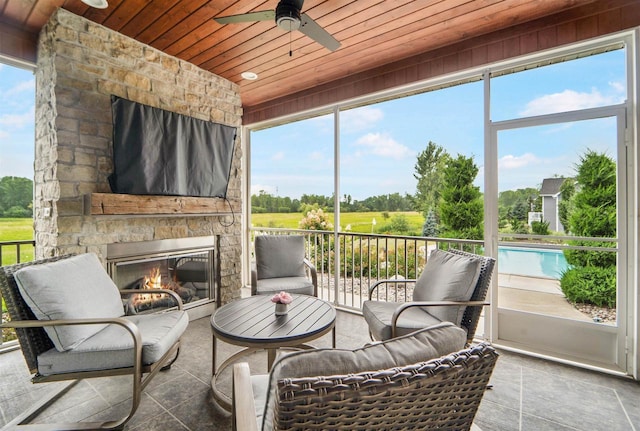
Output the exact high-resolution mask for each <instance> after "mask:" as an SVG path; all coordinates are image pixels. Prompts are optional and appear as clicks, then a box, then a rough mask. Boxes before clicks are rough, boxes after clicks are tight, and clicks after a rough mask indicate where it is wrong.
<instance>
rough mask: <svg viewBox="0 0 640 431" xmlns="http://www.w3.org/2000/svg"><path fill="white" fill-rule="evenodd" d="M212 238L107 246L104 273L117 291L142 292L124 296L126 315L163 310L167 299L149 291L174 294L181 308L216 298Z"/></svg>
mask: <svg viewBox="0 0 640 431" xmlns="http://www.w3.org/2000/svg"><path fill="white" fill-rule="evenodd" d="M216 242H217V241H216V237H215V236H205V237H192V238H178V239H163V240H153V241H141V242H129V243H114V244H109V245H107V271H108V273H109V275H110V276H111V278H112V279H113V281H114V282H115V284H116V286H118V288H119V289H120V290H127V289H145V290H148V291H149V293H148V294H147V293H144V294H132V295H129V296H127V298H128V300H127V302H126V304H125V306H126V308H127V312H128V313H129V314H136V313H144V312H149V311H153V310H154V309H156V308H160V307H164V306H167V305H170V304H168V303H167V302H168V301H169V299H167V298H166V296H163V295H154V294H153V289H170V290H173V291H174V292H176V293H177V294H178V295H179V296H180V297H181V298H182V302H183V303H184V307H185V309H189V308H193V307H196V306H201V305H205V304H211V303H214V302H215V301H216V300H217V299H218V296H219V295H218V291H217V286H218V277H217V276H216V274H217V269H218V268H217V267H218V265H217V262H216Z"/></svg>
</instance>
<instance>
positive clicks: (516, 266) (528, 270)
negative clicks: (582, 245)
mask: <svg viewBox="0 0 640 431" xmlns="http://www.w3.org/2000/svg"><path fill="white" fill-rule="evenodd" d="M568 268H569V264H568V263H567V260H566V259H565V257H564V254H563V253H562V251H561V250H544V249H534V248H517V247H498V270H499V271H500V273H501V274H515V275H525V276H529V277H548V278H556V279H559V278H560V276H561V275H562V272H563V271H564V270H566V269H568Z"/></svg>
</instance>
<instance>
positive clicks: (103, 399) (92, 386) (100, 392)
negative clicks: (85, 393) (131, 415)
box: [85, 379, 133, 408]
mask: <svg viewBox="0 0 640 431" xmlns="http://www.w3.org/2000/svg"><path fill="white" fill-rule="evenodd" d="M85 382H87V384H88V385H89V387H90V388H91V389H92V390H93V391H94V392H95V393H96V394H98V397H100V398H102V401H104V402H105V404H106V405H108V406H109V407H110V408H113V407H114V406H115V405H116V404H119V403H116V404H112V403H111V402H110V401H109V400H108V399H106V398H105V397H104V396H103V395H102V391H99V390H98V388H96V387H95V386H94V385H93V382H92V381H91V379H85ZM131 385H133V382H131ZM131 394H132V395H133V390H132V391H131ZM131 398H132V396H129V397H127V399H131Z"/></svg>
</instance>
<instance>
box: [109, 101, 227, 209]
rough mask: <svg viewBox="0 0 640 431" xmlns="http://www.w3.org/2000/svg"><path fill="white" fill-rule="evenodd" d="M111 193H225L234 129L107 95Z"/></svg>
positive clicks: (205, 195)
mask: <svg viewBox="0 0 640 431" xmlns="http://www.w3.org/2000/svg"><path fill="white" fill-rule="evenodd" d="M111 112H112V115H113V166H114V171H113V173H112V174H111V175H110V176H109V183H110V185H111V190H112V191H113V192H114V193H126V194H137V195H173V196H201V197H222V198H224V197H226V195H227V185H228V184H229V173H230V171H231V161H232V158H233V144H234V141H235V135H236V128H235V127H231V126H225V125H223V124H217V123H213V122H210V121H204V120H199V119H197V118H193V117H188V116H186V115H181V114H176V113H175V112H169V111H166V110H164V109H160V108H154V107H151V106H147V105H143V104H140V103H136V102H132V101H130V100H126V99H122V98H120V97H117V96H111Z"/></svg>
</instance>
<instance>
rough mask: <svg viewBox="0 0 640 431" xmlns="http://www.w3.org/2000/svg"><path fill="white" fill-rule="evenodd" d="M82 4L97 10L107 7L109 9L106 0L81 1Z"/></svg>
mask: <svg viewBox="0 0 640 431" xmlns="http://www.w3.org/2000/svg"><path fill="white" fill-rule="evenodd" d="M81 1H82V3H84V4H88V5H89V6H91V7H95V8H98V9H106V8H107V7H109V3H107V0H81Z"/></svg>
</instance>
